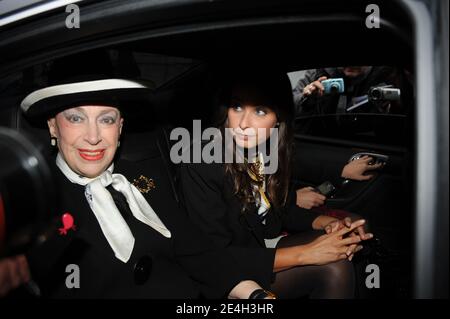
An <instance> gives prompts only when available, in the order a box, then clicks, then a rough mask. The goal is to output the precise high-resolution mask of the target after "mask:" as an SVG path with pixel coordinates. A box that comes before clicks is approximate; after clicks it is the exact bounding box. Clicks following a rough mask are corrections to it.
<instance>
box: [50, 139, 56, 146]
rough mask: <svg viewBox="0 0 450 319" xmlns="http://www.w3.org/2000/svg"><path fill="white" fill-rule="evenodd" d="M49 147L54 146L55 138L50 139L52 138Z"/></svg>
mask: <svg viewBox="0 0 450 319" xmlns="http://www.w3.org/2000/svg"><path fill="white" fill-rule="evenodd" d="M50 145H51V146H53V147H55V146H56V137H52V138H51V139H50Z"/></svg>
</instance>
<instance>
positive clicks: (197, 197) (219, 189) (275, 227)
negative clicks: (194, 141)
mask: <svg viewBox="0 0 450 319" xmlns="http://www.w3.org/2000/svg"><path fill="white" fill-rule="evenodd" d="M179 175H180V176H179V177H180V192H181V194H182V198H183V201H184V203H185V205H186V211H187V212H188V215H189V217H190V219H191V220H192V221H193V222H194V223H195V224H196V225H197V226H199V227H200V228H201V229H202V230H203V231H204V232H205V233H206V234H208V235H209V236H210V238H211V239H212V241H213V242H214V243H215V244H216V245H217V246H218V247H222V248H223V247H228V248H229V249H230V250H231V251H232V252H233V254H234V256H235V258H237V259H238V260H239V262H240V264H241V265H242V266H243V267H244V269H245V271H246V274H247V275H248V276H250V275H254V276H256V277H255V278H257V280H259V283H260V284H263V285H270V282H271V281H272V279H273V265H274V259H275V249H270V248H266V246H265V244H264V239H265V238H274V237H277V236H278V235H280V234H281V233H282V231H289V232H301V231H306V230H311V229H312V222H313V220H314V219H315V218H316V217H317V216H318V215H317V214H315V213H313V212H311V211H309V210H305V209H302V208H300V207H298V206H297V205H296V204H295V192H292V193H291V194H290V196H289V198H288V201H287V205H286V207H285V208H284V209H282V210H275V209H271V210H270V211H269V212H268V213H267V215H266V216H267V217H266V222H265V224H263V223H262V222H261V219H260V218H259V216H258V213H257V208H256V206H255V207H254V209H252V210H251V211H249V212H246V213H242V204H241V203H240V201H239V199H238V198H237V196H236V195H234V194H233V186H232V185H233V184H232V180H231V178H230V177H229V176H228V175H226V174H225V170H224V166H223V164H217V163H212V164H206V163H199V164H183V165H181V167H180V170H179Z"/></svg>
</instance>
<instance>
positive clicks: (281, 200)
mask: <svg viewBox="0 0 450 319" xmlns="http://www.w3.org/2000/svg"><path fill="white" fill-rule="evenodd" d="M238 73H241V75H236V74H234V76H235V77H237V78H235V79H231V80H230V79H228V80H226V84H225V85H224V88H223V89H222V91H221V92H220V94H219V96H218V104H219V112H218V117H217V118H216V123H217V126H218V127H219V128H220V129H221V131H222V134H224V131H225V128H226V127H227V125H228V108H229V107H231V100H232V91H233V89H234V88H238V87H239V89H240V90H248V91H250V92H258V95H259V94H261V96H262V100H263V103H262V104H263V106H264V107H267V108H269V109H271V110H272V111H273V112H274V113H275V114H276V116H277V120H278V123H279V126H278V169H277V171H276V172H275V173H274V174H271V175H269V176H268V178H267V184H266V195H267V197H268V198H269V200H270V202H271V205H273V206H275V208H279V207H281V206H284V205H285V203H286V200H287V194H288V189H289V183H290V177H291V159H292V151H293V120H294V105H293V99H292V91H291V84H290V81H289V78H288V76H287V74H286V73H281V72H274V71H270V72H269V71H267V70H264V73H262V74H261V72H260V71H256V72H255V71H252V72H247V73H245V74H243V75H242V72H238ZM269 138H270V137H269ZM267 142H268V141H267ZM233 143H234V142H233ZM235 152H236V149H235V147H233V155H234V156H235V155H236V154H235ZM234 158H236V157H234ZM249 169H252V167H251V164H249V163H247V162H244V163H236V162H235V161H233V162H232V163H225V172H226V174H227V175H228V176H230V177H231V180H232V184H233V191H234V194H235V195H237V196H238V198H239V199H240V201H241V203H242V205H243V211H247V210H248V208H249V207H250V206H251V205H252V204H253V203H254V202H255V199H254V195H253V186H252V185H253V183H254V181H252V179H251V178H250V176H249V175H248V170H249Z"/></svg>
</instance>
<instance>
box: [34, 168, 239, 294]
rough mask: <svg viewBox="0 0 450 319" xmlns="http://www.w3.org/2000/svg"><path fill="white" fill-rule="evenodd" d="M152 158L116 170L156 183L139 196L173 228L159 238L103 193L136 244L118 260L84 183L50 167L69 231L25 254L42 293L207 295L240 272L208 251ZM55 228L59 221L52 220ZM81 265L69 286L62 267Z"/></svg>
mask: <svg viewBox="0 0 450 319" xmlns="http://www.w3.org/2000/svg"><path fill="white" fill-rule="evenodd" d="M163 165H164V164H163V163H162V162H161V161H159V160H155V161H152V163H145V166H144V165H142V166H141V167H138V164H136V163H131V164H130V163H128V162H125V161H122V162H119V163H116V167H115V169H114V172H115V173H121V174H123V175H125V176H126V177H127V178H128V180H129V181H130V182H133V180H134V179H137V178H139V176H140V175H144V176H146V177H148V178H151V179H153V180H154V182H155V186H156V188H155V189H152V190H150V191H149V192H148V193H147V194H144V196H145V198H146V199H147V200H148V202H149V203H150V205H151V206H152V208H153V209H154V210H155V212H156V213H157V214H158V216H159V217H160V218H161V220H162V221H163V222H164V224H165V225H166V226H167V228H168V229H169V230H170V231H171V233H172V238H169V239H168V238H165V237H163V236H162V235H161V234H159V233H158V232H156V231H155V230H153V229H152V228H151V227H149V226H147V225H145V224H143V223H141V222H140V221H138V220H137V219H135V218H134V217H133V216H132V213H131V211H130V210H129V208H128V205H126V203H125V201H126V200H125V198H124V197H123V195H122V194H121V193H118V192H116V191H115V190H114V189H112V188H110V189H109V190H110V192H111V194H112V196H113V198H114V201H115V202H116V205H117V207H118V208H119V210H120V211H121V213H122V215H123V216H124V219H125V220H126V222H127V223H128V225H129V227H130V229H131V231H132V233H133V235H134V237H135V246H134V250H133V253H132V255H131V258H130V260H129V261H128V262H127V263H123V262H121V261H119V260H118V259H117V258H116V257H115V256H114V252H113V250H112V249H111V247H110V246H109V244H108V242H107V240H106V238H105V237H104V235H103V233H102V231H101V228H100V226H99V225H98V222H97V220H96V218H95V216H94V214H93V212H92V211H91V209H90V207H89V204H88V203H87V201H86V198H85V197H84V187H83V186H80V185H77V184H72V183H70V182H69V181H68V180H67V178H66V177H65V176H64V175H63V174H62V173H61V172H60V171H59V169H57V168H55V172H56V173H55V174H56V179H57V181H58V185H59V187H60V194H61V197H60V205H59V207H60V209H59V211H58V212H56V215H57V216H58V219H59V216H61V215H62V214H63V213H65V212H69V213H70V214H71V215H72V216H73V217H74V219H75V225H76V230H69V233H68V235H66V236H64V235H60V234H59V233H58V231H57V229H55V230H54V232H53V233H52V236H50V238H49V239H48V240H47V241H45V242H44V243H43V244H41V245H38V246H36V247H34V248H33V249H31V250H30V251H29V253H28V254H27V257H28V261H29V264H30V269H31V273H32V277H33V279H34V280H35V281H37V282H38V284H39V286H40V287H41V289H42V291H43V294H44V295H45V296H50V297H61V298H66V297H67V298H74V297H75V298H197V297H199V296H205V297H210V298H221V297H225V296H226V295H227V293H228V292H229V291H230V290H231V289H232V287H234V286H235V285H236V284H237V283H238V282H239V281H241V280H244V279H247V278H244V276H243V273H242V271H239V270H238V269H239V267H236V261H235V260H233V257H232V256H230V255H229V254H227V253H226V252H225V251H223V250H218V249H216V248H214V249H213V247H212V245H211V244H210V243H209V241H208V240H205V238H204V237H203V236H201V231H198V230H197V229H196V228H195V226H193V225H192V224H191V223H190V222H189V220H188V219H187V218H186V214H185V213H184V212H182V211H181V210H180V208H179V207H178V204H176V201H175V200H174V198H173V196H172V195H171V194H173V193H172V189H171V188H170V185H169V183H168V178H167V175H166V169H165V167H163ZM59 227H61V222H60V219H59ZM69 264H76V265H78V266H79V269H80V288H72V289H68V288H67V287H66V285H65V280H66V278H67V276H68V275H69V274H68V273H66V272H65V270H66V266H67V265H69Z"/></svg>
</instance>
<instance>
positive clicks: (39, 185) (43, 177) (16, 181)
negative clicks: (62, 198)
mask: <svg viewBox="0 0 450 319" xmlns="http://www.w3.org/2000/svg"><path fill="white" fill-rule="evenodd" d="M0 154H2V155H1V156H0V257H3V256H8V255H15V254H19V253H22V252H23V251H25V250H26V249H27V248H28V247H30V246H31V245H32V244H34V243H35V241H36V240H37V239H38V236H39V235H40V234H41V230H42V229H44V226H45V227H47V225H48V221H49V220H50V217H51V213H52V212H54V206H53V200H52V199H53V198H55V191H56V190H55V189H54V187H53V178H52V175H51V171H50V168H49V167H48V166H47V164H46V162H45V160H44V158H43V156H42V155H41V153H40V151H39V150H38V149H37V148H36V147H35V146H34V145H33V143H32V142H31V141H29V140H28V139H27V138H26V137H25V136H23V135H21V134H20V133H18V132H17V131H14V130H11V129H7V128H0Z"/></svg>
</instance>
